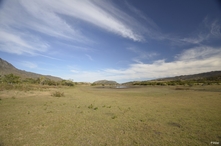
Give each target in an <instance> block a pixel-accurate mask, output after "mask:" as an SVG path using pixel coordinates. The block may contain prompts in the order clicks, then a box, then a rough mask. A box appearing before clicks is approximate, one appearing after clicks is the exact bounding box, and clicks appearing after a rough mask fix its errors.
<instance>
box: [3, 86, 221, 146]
mask: <svg viewBox="0 0 221 146" xmlns="http://www.w3.org/2000/svg"><path fill="white" fill-rule="evenodd" d="M201 88H202V87H197V88H196V89H197V90H174V88H170V87H144V88H130V89H111V88H109V89H108V88H94V87H89V86H88V87H87V86H84V87H81V86H78V87H74V88H60V89H59V92H61V93H62V92H64V93H65V97H62V98H54V97H52V96H51V93H53V92H55V91H57V89H53V88H51V89H45V90H41V91H39V90H33V91H26V92H24V91H17V90H10V91H6V90H4V91H1V92H0V98H1V100H0V144H2V145H4V146H11V145H18V146H20V145H29V146H30V145H31V146H32V145H33V146H35V145H45V146H54V145H83V146H84V145H209V144H210V142H211V141H219V142H221V123H220V121H221V116H220V115H221V107H220V105H221V99H220V97H221V92H220V88H221V86H214V88H216V89H217V90H216V92H213V91H210V90H198V89H201ZM203 88H205V89H207V87H203ZM208 88H209V89H210V88H211V86H210V87H208ZM12 97H14V98H12Z"/></svg>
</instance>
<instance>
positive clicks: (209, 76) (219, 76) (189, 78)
mask: <svg viewBox="0 0 221 146" xmlns="http://www.w3.org/2000/svg"><path fill="white" fill-rule="evenodd" d="M163 82H166V83H167V84H171V85H174V83H175V82H178V83H179V84H185V83H190V82H192V83H207V84H208V83H221V71H211V72H205V73H199V74H192V75H182V76H175V77H168V78H160V79H154V80H149V81H132V82H126V83H123V85H164V83H163Z"/></svg>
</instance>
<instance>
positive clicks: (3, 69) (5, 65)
mask: <svg viewBox="0 0 221 146" xmlns="http://www.w3.org/2000/svg"><path fill="white" fill-rule="evenodd" d="M11 73H12V74H14V75H17V76H20V77H21V78H22V79H25V78H33V79H37V78H40V77H42V76H43V77H45V78H47V79H50V80H54V81H61V80H63V79H62V78H59V77H55V76H51V75H42V74H37V73H33V72H27V71H24V70H20V69H17V68H16V67H14V66H13V65H12V64H11V63H9V62H7V61H5V60H3V59H2V58H0V75H6V74H11Z"/></svg>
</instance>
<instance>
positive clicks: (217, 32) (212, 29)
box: [173, 17, 221, 45]
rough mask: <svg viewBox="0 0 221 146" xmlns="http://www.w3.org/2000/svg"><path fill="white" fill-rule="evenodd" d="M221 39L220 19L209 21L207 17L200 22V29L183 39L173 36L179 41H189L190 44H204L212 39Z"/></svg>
mask: <svg viewBox="0 0 221 146" xmlns="http://www.w3.org/2000/svg"><path fill="white" fill-rule="evenodd" d="M214 38H215V39H221V25H220V23H219V21H218V20H213V21H209V19H208V17H206V18H205V19H204V20H203V22H202V23H201V24H200V26H199V28H198V30H197V31H196V32H195V33H193V34H192V35H190V36H189V37H185V38H182V39H176V38H173V40H176V41H177V42H178V43H188V44H197V45H199V44H202V43H204V42H206V41H209V40H211V39H214Z"/></svg>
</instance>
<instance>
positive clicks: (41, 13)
mask: <svg viewBox="0 0 221 146" xmlns="http://www.w3.org/2000/svg"><path fill="white" fill-rule="evenodd" d="M0 58H2V59H4V60H6V61H8V62H9V63H11V64H13V65H14V66H15V67H16V68H18V69H21V70H25V71H30V72H35V73H39V74H43V75H53V76H57V77H61V78H63V79H71V80H74V81H76V82H94V81H97V80H103V79H106V80H114V81H117V82H118V83H123V82H129V81H140V80H152V79H157V78H163V77H173V76H179V75H189V74H196V73H202V72H209V71H218V70H221V2H220V1H216V0H170V1H165V0H120V1H119V0H56V1H54V0H37V1H36V0H0Z"/></svg>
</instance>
